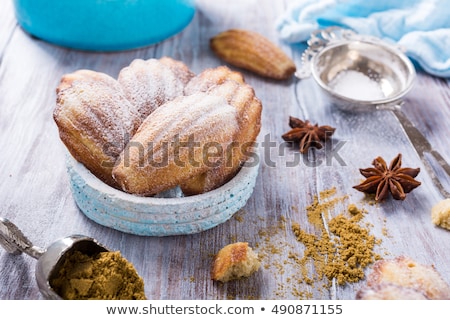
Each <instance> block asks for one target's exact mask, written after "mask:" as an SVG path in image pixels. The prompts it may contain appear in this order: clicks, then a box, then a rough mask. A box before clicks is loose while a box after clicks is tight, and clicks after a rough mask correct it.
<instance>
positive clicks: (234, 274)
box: [211, 242, 260, 282]
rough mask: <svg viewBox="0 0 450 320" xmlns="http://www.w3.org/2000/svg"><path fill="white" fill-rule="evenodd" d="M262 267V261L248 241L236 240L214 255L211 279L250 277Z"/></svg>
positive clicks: (223, 279) (221, 280)
mask: <svg viewBox="0 0 450 320" xmlns="http://www.w3.org/2000/svg"><path fill="white" fill-rule="evenodd" d="M259 267H260V261H259V260H258V257H257V255H256V254H255V253H254V252H253V250H252V248H250V247H249V246H248V243H247V242H236V243H232V244H229V245H226V246H225V247H223V248H222V249H221V250H220V251H219V252H218V253H217V254H216V256H215V257H214V261H213V264H212V267H211V279H212V280H215V281H220V282H227V281H230V280H236V279H240V278H243V277H249V276H250V275H251V274H253V273H254V272H256V271H257V270H258V269H259Z"/></svg>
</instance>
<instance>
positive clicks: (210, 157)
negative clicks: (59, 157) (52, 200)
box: [113, 92, 239, 196]
mask: <svg viewBox="0 0 450 320" xmlns="http://www.w3.org/2000/svg"><path fill="white" fill-rule="evenodd" d="M238 130H239V124H238V120H237V112H236V109H235V108H234V107H232V106H230V105H229V104H228V103H227V101H226V100H225V99H223V98H221V97H218V96H212V95H208V94H206V93H202V92H199V93H196V94H193V95H190V96H181V97H178V98H176V99H174V100H172V101H169V102H167V103H166V104H164V105H162V106H160V107H159V108H158V109H156V110H155V111H154V112H153V113H151V114H150V115H149V116H148V117H147V118H146V119H145V121H144V122H143V123H142V125H141V126H140V128H139V130H138V131H137V132H136V134H135V135H134V137H133V139H131V141H130V142H129V143H128V145H127V146H126V148H125V149H124V151H123V152H122V154H121V156H120V159H119V160H118V162H117V164H116V167H115V168H114V170H113V176H114V178H115V180H116V181H117V182H118V183H119V185H120V186H121V188H122V189H123V190H124V191H126V192H129V193H133V194H137V195H143V196H149V195H154V194H157V193H159V192H162V191H165V190H168V189H171V188H173V187H175V186H177V185H179V184H180V183H182V182H183V181H185V180H186V179H188V178H190V177H193V176H195V175H198V174H201V173H203V172H205V171H207V170H208V169H210V168H213V167H215V166H218V165H220V163H221V162H223V161H224V158H223V157H224V150H226V149H227V147H228V145H230V144H231V143H232V142H233V138H234V137H235V135H236V132H238Z"/></svg>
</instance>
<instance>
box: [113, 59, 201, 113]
mask: <svg viewBox="0 0 450 320" xmlns="http://www.w3.org/2000/svg"><path fill="white" fill-rule="evenodd" d="M193 76H194V74H193V73H192V72H191V70H189V68H188V67H187V66H186V65H185V64H184V63H182V62H181V61H177V60H174V59H172V58H169V57H162V58H160V59H148V60H141V59H135V60H133V61H132V62H131V64H130V65H129V66H128V67H125V68H123V69H122V70H121V71H120V73H119V76H118V82H119V83H120V85H121V86H122V88H123V91H124V92H125V96H126V97H127V98H128V100H129V101H130V102H131V103H132V104H133V105H134V106H135V108H136V112H137V113H138V114H139V115H140V119H141V121H143V120H144V119H145V118H147V116H148V115H149V114H150V113H152V112H153V111H154V110H156V109H157V108H158V107H160V106H161V105H163V104H164V103H166V102H168V101H170V100H173V99H175V98H176V97H178V96H181V95H183V91H184V87H185V86H186V84H187V83H188V82H189V80H190V79H191V78H192V77H193Z"/></svg>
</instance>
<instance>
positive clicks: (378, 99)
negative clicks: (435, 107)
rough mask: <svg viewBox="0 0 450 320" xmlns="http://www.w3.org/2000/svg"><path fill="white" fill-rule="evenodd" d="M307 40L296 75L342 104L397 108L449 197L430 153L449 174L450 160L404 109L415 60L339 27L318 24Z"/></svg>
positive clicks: (348, 107)
mask: <svg viewBox="0 0 450 320" xmlns="http://www.w3.org/2000/svg"><path fill="white" fill-rule="evenodd" d="M307 43H308V48H307V49H306V50H305V52H304V53H303V56H302V67H301V68H300V69H299V70H298V71H297V73H296V76H297V78H299V79H306V78H308V77H311V76H312V78H313V79H314V80H315V82H316V83H317V84H318V85H319V87H320V88H321V89H322V91H323V92H324V93H325V94H326V96H327V97H328V99H329V100H330V102H331V104H332V105H334V106H336V107H338V108H340V109H342V110H346V111H355V112H356V111H359V112H360V111H373V110H390V111H392V112H393V113H394V115H395V116H396V117H397V119H398V121H399V122H400V124H401V125H402V127H403V130H404V131H405V133H406V134H407V136H408V138H409V140H410V142H411V143H412V145H413V146H414V148H415V150H416V151H417V153H418V155H419V157H420V159H421V160H422V162H423V164H424V166H425V169H426V170H427V172H428V173H429V175H430V177H431V179H432V180H433V183H434V184H435V185H436V187H437V188H438V189H439V191H440V192H441V194H442V195H443V196H444V197H445V198H450V192H448V191H447V190H445V188H444V187H443V185H442V183H441V182H440V181H439V179H438V177H437V175H436V173H435V172H434V170H433V169H432V167H431V165H430V163H429V161H428V159H427V157H426V155H427V154H428V155H429V156H431V157H433V158H434V159H435V160H436V162H437V164H438V165H439V166H440V167H441V168H442V169H443V170H444V171H445V173H446V174H447V175H448V176H450V165H449V164H448V163H447V162H446V160H445V159H444V158H443V157H442V156H441V154H440V153H439V152H438V151H436V150H434V149H433V147H432V146H431V144H430V143H429V141H428V140H427V139H426V138H425V137H424V136H423V134H422V133H421V132H420V131H419V130H417V128H415V126H414V125H413V124H412V123H411V121H410V120H409V119H408V118H407V117H406V116H405V114H404V113H403V112H402V110H401V106H402V105H403V101H402V98H403V97H404V96H405V94H406V93H408V92H409V91H410V90H411V88H412V86H413V84H414V80H415V78H416V72H415V69H414V66H413V64H412V63H411V61H410V60H409V59H408V57H406V55H405V54H404V53H403V52H402V50H401V49H400V48H398V47H396V46H394V45H390V44H387V43H386V42H384V41H382V40H381V39H379V38H375V37H371V36H364V35H358V34H356V33H355V32H353V31H351V30H348V29H342V28H340V27H330V28H327V29H324V30H317V31H315V32H313V33H312V34H311V37H310V39H309V40H308V42H307Z"/></svg>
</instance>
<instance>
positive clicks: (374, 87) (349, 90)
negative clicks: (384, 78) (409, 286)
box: [329, 70, 385, 101]
mask: <svg viewBox="0 0 450 320" xmlns="http://www.w3.org/2000/svg"><path fill="white" fill-rule="evenodd" d="M329 86H330V87H331V88H332V89H333V90H334V92H336V93H337V94H339V95H341V96H344V97H347V98H350V99H353V100H363V101H373V100H380V99H383V98H385V95H384V93H383V91H382V90H381V87H380V85H379V83H378V82H376V81H374V80H372V79H370V78H369V77H368V76H366V75H365V74H363V73H362V72H358V71H355V70H346V71H342V72H340V73H339V74H338V75H337V76H336V77H335V78H334V79H333V80H332V81H331V82H330V83H329Z"/></svg>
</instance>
